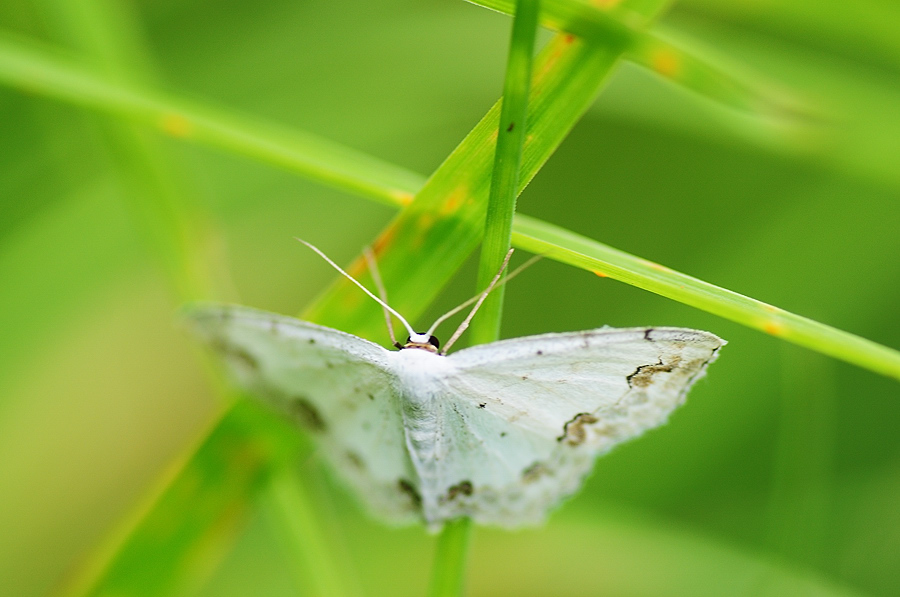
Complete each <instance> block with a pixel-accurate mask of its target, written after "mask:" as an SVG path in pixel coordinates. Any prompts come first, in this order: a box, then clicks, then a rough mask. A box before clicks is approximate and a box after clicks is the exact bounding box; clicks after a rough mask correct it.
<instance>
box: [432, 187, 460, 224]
mask: <svg viewBox="0 0 900 597" xmlns="http://www.w3.org/2000/svg"><path fill="white" fill-rule="evenodd" d="M467 196H468V193H467V192H466V190H465V189H462V188H457V189H456V190H455V191H453V192H452V193H450V194H449V195H447V198H446V199H444V203H443V205H441V209H440V213H441V215H442V216H449V215H452V214H454V213H456V212H457V210H459V208H460V206H461V205H462V204H463V202H464V201H465V200H466V197H467ZM429 224H430V223H429Z"/></svg>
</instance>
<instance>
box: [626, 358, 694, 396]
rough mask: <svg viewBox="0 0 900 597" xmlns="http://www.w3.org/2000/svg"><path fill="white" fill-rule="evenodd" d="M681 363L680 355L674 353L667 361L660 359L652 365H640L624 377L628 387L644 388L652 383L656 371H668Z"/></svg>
mask: <svg viewBox="0 0 900 597" xmlns="http://www.w3.org/2000/svg"><path fill="white" fill-rule="evenodd" d="M679 363H681V357H680V356H678V355H675V356H673V357H672V359H671V360H670V361H669V362H668V363H663V361H662V359H659V362H657V363H654V364H652V365H641V366H640V367H638V368H637V369H635V370H634V373H632V374H631V375H629V376H628V377H626V378H625V380H626V381H627V382H628V387H630V388H646V387H647V386H649V385H652V384H653V376H654V375H656V374H658V373H669V372H671V371H672V370H673V369H675V367H677V366H678V364H679Z"/></svg>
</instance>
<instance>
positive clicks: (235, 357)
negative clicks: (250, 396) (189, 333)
mask: <svg viewBox="0 0 900 597" xmlns="http://www.w3.org/2000/svg"><path fill="white" fill-rule="evenodd" d="M212 347H213V348H214V349H215V350H216V351H218V352H220V353H221V354H223V355H225V358H227V359H229V360H230V361H231V362H232V363H234V364H236V365H237V366H238V367H244V368H245V369H250V370H251V371H253V372H258V371H259V369H260V367H259V361H257V360H256V357H255V356H253V355H252V354H250V353H249V352H248V351H246V350H244V349H243V348H241V347H240V346H235V345H234V344H229V343H228V342H227V341H225V340H224V339H222V338H217V339H216V340H214V341H213V343H212Z"/></svg>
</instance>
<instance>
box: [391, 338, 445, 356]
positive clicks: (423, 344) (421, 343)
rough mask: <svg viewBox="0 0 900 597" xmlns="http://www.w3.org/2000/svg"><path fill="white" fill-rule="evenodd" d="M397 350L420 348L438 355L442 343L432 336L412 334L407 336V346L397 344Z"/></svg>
mask: <svg viewBox="0 0 900 597" xmlns="http://www.w3.org/2000/svg"><path fill="white" fill-rule="evenodd" d="M397 348H399V349H400V350H403V349H405V348H418V349H421V350H427V351H428V352H433V353H435V354H437V353H438V352H439V351H440V349H441V342H440V341H439V340H438V339H437V338H435V337H434V336H432V335H431V334H410V335H409V336H407V338H406V343H405V344H400V343H399V342H397Z"/></svg>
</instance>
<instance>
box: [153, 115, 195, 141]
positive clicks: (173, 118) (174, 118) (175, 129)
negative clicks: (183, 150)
mask: <svg viewBox="0 0 900 597" xmlns="http://www.w3.org/2000/svg"><path fill="white" fill-rule="evenodd" d="M159 127H160V128H161V129H162V130H163V132H164V133H166V134H167V135H171V136H173V137H178V138H182V139H183V138H184V137H187V136H189V135H190V134H191V133H193V132H194V127H193V126H192V125H191V122H190V121H189V120H188V119H187V118H185V117H184V116H182V115H181V114H165V115H164V116H163V117H162V119H161V120H160V122H159Z"/></svg>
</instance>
